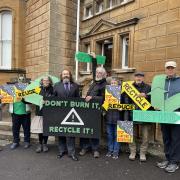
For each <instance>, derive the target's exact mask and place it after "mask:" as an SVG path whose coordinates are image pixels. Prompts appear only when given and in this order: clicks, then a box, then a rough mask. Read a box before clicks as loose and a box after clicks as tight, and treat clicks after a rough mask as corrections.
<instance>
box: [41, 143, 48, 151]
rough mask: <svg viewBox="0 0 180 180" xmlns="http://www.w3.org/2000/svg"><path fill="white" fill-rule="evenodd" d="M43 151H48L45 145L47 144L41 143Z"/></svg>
mask: <svg viewBox="0 0 180 180" xmlns="http://www.w3.org/2000/svg"><path fill="white" fill-rule="evenodd" d="M42 149H43V152H48V151H49V148H48V147H47V144H43V147H42Z"/></svg>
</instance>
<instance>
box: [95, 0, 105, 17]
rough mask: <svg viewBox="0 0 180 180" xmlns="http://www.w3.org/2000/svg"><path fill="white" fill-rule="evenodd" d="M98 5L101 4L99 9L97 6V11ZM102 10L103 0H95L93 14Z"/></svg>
mask: <svg viewBox="0 0 180 180" xmlns="http://www.w3.org/2000/svg"><path fill="white" fill-rule="evenodd" d="M100 6H102V7H101V9H100V8H98V11H97V7H100ZM103 11H104V1H103V0H98V1H96V3H95V14H100V13H102V12H103Z"/></svg>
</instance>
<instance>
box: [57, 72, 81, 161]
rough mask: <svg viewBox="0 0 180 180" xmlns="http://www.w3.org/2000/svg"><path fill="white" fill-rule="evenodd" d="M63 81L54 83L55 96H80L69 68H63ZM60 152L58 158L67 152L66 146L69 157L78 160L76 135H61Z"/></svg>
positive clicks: (61, 77)
mask: <svg viewBox="0 0 180 180" xmlns="http://www.w3.org/2000/svg"><path fill="white" fill-rule="evenodd" d="M60 79H61V81H60V82H58V83H56V84H55V85H54V96H57V97H60V98H69V97H72V98H73V97H77V98H78V97H80V95H79V86H78V84H76V83H74V82H73V79H72V74H71V72H70V71H68V70H63V71H62V73H61V76H60ZM58 141H59V145H58V147H59V154H58V158H62V157H63V156H64V154H65V151H66V148H67V150H68V155H69V157H70V158H71V159H72V160H74V161H78V157H77V156H76V154H75V137H64V136H61V137H59V140H58Z"/></svg>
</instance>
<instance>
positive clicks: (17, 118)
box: [12, 113, 31, 143]
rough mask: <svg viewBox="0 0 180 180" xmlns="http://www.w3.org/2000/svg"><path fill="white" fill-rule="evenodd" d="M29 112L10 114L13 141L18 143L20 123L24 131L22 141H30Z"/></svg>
mask: <svg viewBox="0 0 180 180" xmlns="http://www.w3.org/2000/svg"><path fill="white" fill-rule="evenodd" d="M30 119H31V114H30V113H28V114H23V115H17V114H12V131H13V138H14V140H13V142H14V143H19V141H20V138H19V133H20V128H21V125H22V127H23V131H24V142H28V143H30V126H31V120H30Z"/></svg>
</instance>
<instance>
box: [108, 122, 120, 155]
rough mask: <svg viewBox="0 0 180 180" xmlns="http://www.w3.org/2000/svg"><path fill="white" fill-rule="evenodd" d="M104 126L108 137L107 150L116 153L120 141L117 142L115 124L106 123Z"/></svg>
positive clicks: (117, 152)
mask: <svg viewBox="0 0 180 180" xmlns="http://www.w3.org/2000/svg"><path fill="white" fill-rule="evenodd" d="M106 128H107V138H108V152H111V153H113V154H114V155H118V154H119V150H120V143H118V142H117V125H116V124H107V125H106Z"/></svg>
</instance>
